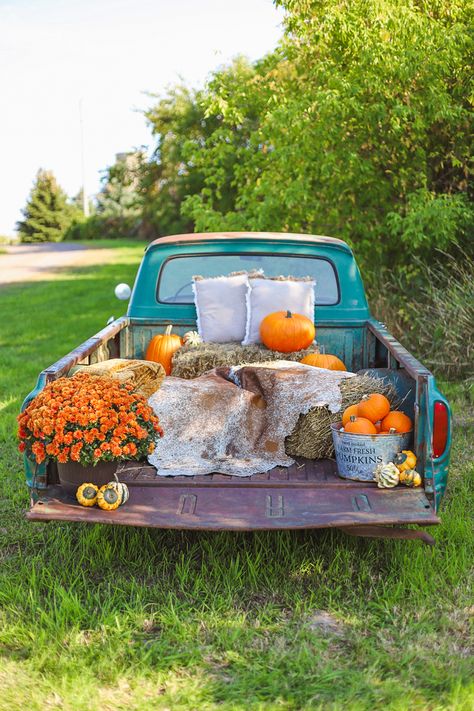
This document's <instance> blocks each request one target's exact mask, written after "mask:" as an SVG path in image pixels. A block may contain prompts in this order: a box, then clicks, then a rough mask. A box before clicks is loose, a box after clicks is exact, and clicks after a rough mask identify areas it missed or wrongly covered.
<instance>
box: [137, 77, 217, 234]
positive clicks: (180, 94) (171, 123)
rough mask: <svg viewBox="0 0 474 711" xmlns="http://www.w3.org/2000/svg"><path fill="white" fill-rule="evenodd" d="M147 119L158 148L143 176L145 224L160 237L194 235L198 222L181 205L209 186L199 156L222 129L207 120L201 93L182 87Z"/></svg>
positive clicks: (214, 121) (167, 97)
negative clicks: (204, 177) (197, 157)
mask: <svg viewBox="0 0 474 711" xmlns="http://www.w3.org/2000/svg"><path fill="white" fill-rule="evenodd" d="M145 117H146V119H147V121H148V124H149V126H150V128H151V131H152V134H153V136H154V137H155V139H156V147H155V150H154V152H153V155H152V157H151V159H150V161H149V162H148V163H147V164H146V165H145V166H144V170H143V172H142V182H141V186H142V195H143V200H144V220H145V221H146V222H147V223H148V224H149V225H151V227H152V229H153V231H154V233H155V236H159V235H166V234H177V233H180V232H192V231H193V229H194V219H193V218H191V217H189V216H188V215H185V214H183V212H182V210H181V206H182V203H183V201H184V200H185V199H186V198H187V197H188V196H189V195H196V194H199V193H200V191H201V190H202V189H203V187H204V181H203V175H202V173H201V171H200V169H199V168H197V167H196V164H195V162H194V156H195V153H196V152H199V149H200V148H201V147H203V146H204V145H205V143H206V139H207V138H208V137H209V136H210V135H212V133H213V132H214V130H215V128H216V123H217V122H216V120H215V119H214V118H213V117H206V116H205V109H204V107H203V106H202V101H201V92H200V91H192V90H190V89H188V88H187V87H186V86H184V85H182V84H180V85H178V86H176V87H174V88H172V89H170V90H169V91H168V93H167V95H166V96H163V97H161V98H159V100H158V102H157V103H156V104H155V105H153V106H151V107H150V108H149V109H148V110H147V111H146V112H145Z"/></svg>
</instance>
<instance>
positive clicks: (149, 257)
mask: <svg viewBox="0 0 474 711" xmlns="http://www.w3.org/2000/svg"><path fill="white" fill-rule="evenodd" d="M205 254H209V255H218V254H225V255H232V254H235V255H238V254H270V255H272V254H279V255H288V256H299V257H319V258H322V259H327V260H328V261H329V262H331V263H332V264H333V265H334V268H335V271H336V274H337V276H338V280H339V290H340V300H339V302H338V303H337V304H335V305H332V306H323V305H321V306H317V308H316V313H315V321H316V325H318V324H323V323H324V322H330V323H331V324H334V325H336V324H337V323H341V324H342V323H344V322H350V323H351V324H354V323H359V324H363V323H364V322H365V321H366V320H367V319H368V318H369V317H370V313H369V308H368V305H367V300H366V297H365V291H364V287H363V284H362V280H361V276H360V272H359V269H358V267H357V264H356V262H355V259H354V257H353V255H352V252H351V251H350V250H349V248H348V247H347V245H343V247H341V246H340V245H339V244H337V243H336V244H331V243H329V244H327V243H318V242H315V243H314V244H313V243H311V242H308V241H301V242H298V241H297V240H285V239H284V236H282V238H279V239H276V238H275V239H274V240H269V239H266V240H263V239H262V240H259V239H258V238H257V237H256V238H255V239H252V240H249V239H237V238H236V239H235V240H231V241H229V240H228V239H227V240H219V239H213V240H209V241H206V240H205V239H203V240H202V241H201V240H199V241H197V242H193V243H189V244H188V243H181V244H169V243H168V242H164V243H163V244H162V245H160V242H159V240H158V241H157V242H155V243H153V245H151V246H150V247H149V249H148V250H147V252H146V253H145V256H144V258H143V261H142V263H141V265H140V268H139V271H138V274H137V278H136V280H135V286H134V288H133V292H132V296H131V299H130V305H129V309H128V316H129V317H130V318H133V319H143V320H154V319H157V320H165V321H173V322H175V321H176V322H177V323H179V322H180V321H181V322H186V323H189V322H195V319H196V310H195V307H194V305H192V304H170V303H168V304H164V303H159V302H158V300H157V296H156V293H157V284H158V279H159V275H160V269H161V268H162V265H163V264H164V263H165V262H166V260H167V259H170V258H172V257H176V256H177V255H180V256H187V255H205ZM238 269H239V263H238V261H237V259H236V270H238Z"/></svg>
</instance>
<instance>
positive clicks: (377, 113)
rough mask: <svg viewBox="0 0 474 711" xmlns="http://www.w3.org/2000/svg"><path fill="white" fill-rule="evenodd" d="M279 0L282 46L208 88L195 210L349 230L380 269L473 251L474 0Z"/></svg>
mask: <svg viewBox="0 0 474 711" xmlns="http://www.w3.org/2000/svg"><path fill="white" fill-rule="evenodd" d="M277 4H279V5H283V6H284V7H285V9H286V11H287V16H286V28H285V36H284V39H283V41H282V43H281V45H280V47H279V48H278V49H277V51H276V52H274V53H272V54H271V55H269V56H268V57H267V58H265V59H264V60H262V61H260V62H258V63H257V64H255V65H254V66H253V67H249V68H247V69H245V67H244V66H243V65H241V66H236V67H231V68H230V69H228V70H224V71H220V72H217V73H215V74H214V76H213V77H212V79H211V81H210V83H209V84H208V86H207V87H206V90H205V91H204V92H203V93H202V95H201V104H202V108H203V111H204V115H205V116H206V118H207V119H208V120H212V119H214V122H216V123H217V128H216V129H215V130H214V131H213V132H212V133H211V135H209V136H207V137H206V139H205V143H204V144H203V145H200V146H199V147H196V149H195V150H194V153H192V154H191V155H189V156H188V159H189V162H190V163H192V165H193V166H194V169H195V170H196V171H198V172H199V173H200V174H201V175H202V176H203V180H204V187H203V188H202V189H201V191H200V192H199V193H198V194H194V195H191V196H190V197H189V198H188V199H187V200H186V201H185V202H184V205H183V211H184V213H185V215H187V216H189V217H190V218H192V219H193V220H194V221H195V224H196V229H198V230H207V229H232V228H242V229H250V228H252V229H257V230H282V231H285V230H290V231H302V232H313V233H319V234H321V233H322V234H324V233H325V234H332V235H334V236H340V237H342V238H343V239H346V240H347V241H349V243H351V244H352V245H353V246H355V247H356V248H357V253H358V256H359V257H360V258H361V259H362V261H363V262H364V266H365V267H372V273H373V274H377V271H378V270H379V269H380V268H384V267H388V266H390V267H393V266H398V267H400V268H404V266H405V264H407V263H408V264H409V263H410V258H409V257H410V256H413V255H419V256H422V257H424V258H427V257H429V256H430V255H432V254H433V253H434V252H435V250H436V249H437V248H442V249H452V248H454V247H455V245H456V244H458V243H460V244H462V245H463V246H464V247H465V248H466V247H467V246H468V245H467V243H466V242H467V240H468V239H469V234H470V232H471V231H472V228H473V224H474V209H473V206H472V192H469V177H470V176H471V175H472V172H471V171H472V163H470V156H471V155H472V135H473V134H474V131H473V114H472V108H471V103H470V102H471V100H472V99H471V97H472V71H471V67H472V56H473V41H472V33H471V27H472V13H471V11H470V7H471V3H470V0H436V1H435V2H426V0H384V1H383V2H382V1H380V2H379V1H376V2H372V1H369V0H350V1H349V0H280V1H279V2H277ZM471 190H472V188H471ZM226 197H227V202H226V200H225V198H226ZM229 198H230V199H229ZM437 226H439V227H440V229H438V228H437Z"/></svg>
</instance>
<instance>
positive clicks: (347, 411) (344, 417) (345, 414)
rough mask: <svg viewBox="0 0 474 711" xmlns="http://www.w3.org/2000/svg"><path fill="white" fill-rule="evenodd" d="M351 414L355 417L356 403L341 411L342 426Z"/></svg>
mask: <svg viewBox="0 0 474 711" xmlns="http://www.w3.org/2000/svg"><path fill="white" fill-rule="evenodd" d="M303 360H304V359H303ZM352 415H353V416H354V417H357V405H349V407H346V409H345V410H344V412H343V413H342V426H343V427H345V425H346V422H349V420H350V419H351V416H352Z"/></svg>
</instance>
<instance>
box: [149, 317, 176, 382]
mask: <svg viewBox="0 0 474 711" xmlns="http://www.w3.org/2000/svg"><path fill="white" fill-rule="evenodd" d="M172 328H173V326H167V327H166V330H165V332H164V333H159V334H158V335H157V336H153V338H152V339H151V341H150V343H149V344H148V348H147V349H146V356H145V358H146V359H147V360H153V361H155V363H161V365H162V366H163V368H164V369H165V373H166V375H170V374H171V362H172V358H173V355H174V353H176V351H177V350H178V348H181V346H182V345H183V342H182V340H181V338H180V337H179V336H177V335H176V334H175V333H171V329H172Z"/></svg>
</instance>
